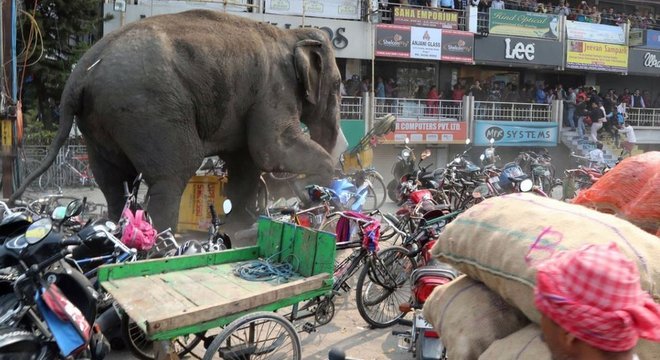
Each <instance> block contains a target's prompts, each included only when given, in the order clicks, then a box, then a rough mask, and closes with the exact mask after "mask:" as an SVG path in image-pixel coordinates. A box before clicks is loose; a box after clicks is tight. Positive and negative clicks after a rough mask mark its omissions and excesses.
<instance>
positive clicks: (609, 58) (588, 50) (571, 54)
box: [566, 40, 628, 73]
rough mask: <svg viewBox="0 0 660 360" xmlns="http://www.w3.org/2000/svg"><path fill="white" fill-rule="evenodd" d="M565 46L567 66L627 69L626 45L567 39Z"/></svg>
mask: <svg viewBox="0 0 660 360" xmlns="http://www.w3.org/2000/svg"><path fill="white" fill-rule="evenodd" d="M566 46H568V49H567V51H566V67H567V68H570V69H581V70H597V71H612V72H621V73H624V72H626V70H627V69H628V47H627V46H624V45H611V44H601V43H594V42H587V41H578V40H568V41H567V45H566Z"/></svg>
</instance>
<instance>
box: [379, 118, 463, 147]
mask: <svg viewBox="0 0 660 360" xmlns="http://www.w3.org/2000/svg"><path fill="white" fill-rule="evenodd" d="M406 137H407V138H408V139H410V142H411V143H415V144H459V143H464V142H465V140H466V139H467V123H465V122H463V121H443V120H426V119H405V118H401V117H399V118H398V119H397V120H396V130H395V131H394V133H389V134H387V135H386V136H385V138H384V139H383V142H384V143H388V144H392V143H401V144H403V143H404V141H405V140H406Z"/></svg>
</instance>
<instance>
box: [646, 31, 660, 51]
mask: <svg viewBox="0 0 660 360" xmlns="http://www.w3.org/2000/svg"><path fill="white" fill-rule="evenodd" d="M646 47H649V48H653V49H660V31H658V30H646Z"/></svg>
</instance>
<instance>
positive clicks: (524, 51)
mask: <svg viewBox="0 0 660 360" xmlns="http://www.w3.org/2000/svg"><path fill="white" fill-rule="evenodd" d="M504 43H505V44H506V49H505V50H504V57H505V58H507V59H511V60H513V59H517V60H528V61H533V60H534V52H535V51H536V49H535V46H534V43H529V44H527V45H525V44H524V43H522V42H517V43H515V45H512V44H511V43H512V41H511V38H506V39H504Z"/></svg>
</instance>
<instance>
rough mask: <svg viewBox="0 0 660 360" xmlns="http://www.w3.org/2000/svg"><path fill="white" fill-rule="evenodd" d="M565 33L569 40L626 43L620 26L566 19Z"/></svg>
mask: <svg viewBox="0 0 660 360" xmlns="http://www.w3.org/2000/svg"><path fill="white" fill-rule="evenodd" d="M566 34H567V36H568V39H570V40H583V41H593V42H600V43H606V44H619V45H625V44H626V35H625V31H624V29H623V28H622V27H620V26H612V25H602V24H592V23H586V22H580V21H570V20H569V21H566Z"/></svg>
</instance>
